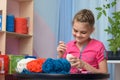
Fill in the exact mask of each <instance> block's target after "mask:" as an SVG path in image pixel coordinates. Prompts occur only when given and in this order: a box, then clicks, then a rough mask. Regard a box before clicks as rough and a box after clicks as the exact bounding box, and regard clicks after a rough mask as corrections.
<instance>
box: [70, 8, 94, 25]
mask: <svg viewBox="0 0 120 80" xmlns="http://www.w3.org/2000/svg"><path fill="white" fill-rule="evenodd" d="M75 21H78V22H88V23H89V24H90V26H93V25H94V23H95V19H94V14H93V13H92V11H91V10H88V9H83V10H81V11H79V12H78V13H76V15H75V16H74V18H73V22H72V24H74V22H75Z"/></svg>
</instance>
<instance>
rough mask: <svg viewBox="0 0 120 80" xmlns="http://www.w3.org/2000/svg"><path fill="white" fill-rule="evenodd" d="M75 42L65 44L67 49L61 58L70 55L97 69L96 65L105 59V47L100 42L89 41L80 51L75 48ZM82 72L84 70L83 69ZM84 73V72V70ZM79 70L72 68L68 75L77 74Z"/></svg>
mask: <svg viewBox="0 0 120 80" xmlns="http://www.w3.org/2000/svg"><path fill="white" fill-rule="evenodd" d="M75 43H76V41H70V42H69V43H67V44H66V46H67V49H66V52H65V53H64V55H63V58H66V55H67V54H72V55H73V56H76V57H77V58H80V59H81V60H83V61H85V62H87V63H88V64H90V65H92V66H93V67H95V68H97V69H98V68H99V66H98V64H99V63H100V62H101V61H102V60H103V59H104V58H106V59H107V54H106V50H105V47H104V45H103V43H102V42H100V41H98V40H95V39H91V40H90V42H89V43H88V44H87V45H86V46H85V47H84V49H83V50H82V51H80V50H79V49H78V47H77V46H76V44H75ZM83 70H84V69H83ZM84 71H85V70H84ZM78 72H79V70H78V69H77V68H74V67H72V68H71V70H70V73H78Z"/></svg>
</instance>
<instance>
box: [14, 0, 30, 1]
mask: <svg viewBox="0 0 120 80" xmlns="http://www.w3.org/2000/svg"><path fill="white" fill-rule="evenodd" d="M15 1H32V0H15Z"/></svg>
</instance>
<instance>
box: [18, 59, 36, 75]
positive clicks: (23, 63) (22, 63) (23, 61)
mask: <svg viewBox="0 0 120 80" xmlns="http://www.w3.org/2000/svg"><path fill="white" fill-rule="evenodd" d="M32 60H35V59H34V58H26V59H21V60H20V61H19V62H17V67H16V71H17V72H19V73H21V72H23V70H24V69H27V67H26V64H27V63H28V62H30V61H32Z"/></svg>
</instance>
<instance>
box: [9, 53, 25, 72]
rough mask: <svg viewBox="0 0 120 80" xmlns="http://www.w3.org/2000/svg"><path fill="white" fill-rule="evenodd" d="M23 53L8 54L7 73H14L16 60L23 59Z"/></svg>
mask: <svg viewBox="0 0 120 80" xmlns="http://www.w3.org/2000/svg"><path fill="white" fill-rule="evenodd" d="M23 58H24V56H23V55H9V59H10V64H9V74H14V73H16V66H17V62H18V61H20V60H21V59H23Z"/></svg>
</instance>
